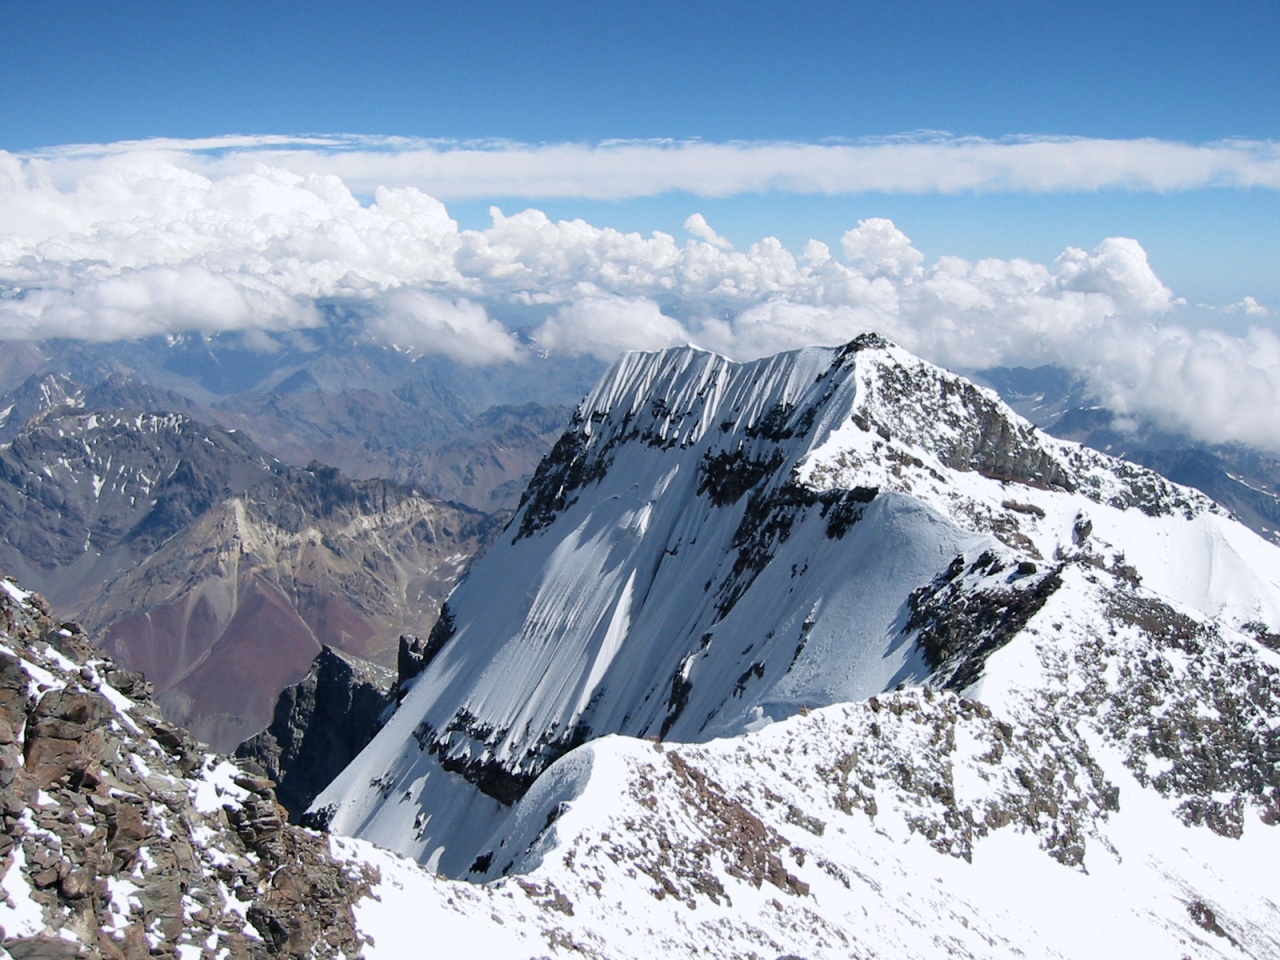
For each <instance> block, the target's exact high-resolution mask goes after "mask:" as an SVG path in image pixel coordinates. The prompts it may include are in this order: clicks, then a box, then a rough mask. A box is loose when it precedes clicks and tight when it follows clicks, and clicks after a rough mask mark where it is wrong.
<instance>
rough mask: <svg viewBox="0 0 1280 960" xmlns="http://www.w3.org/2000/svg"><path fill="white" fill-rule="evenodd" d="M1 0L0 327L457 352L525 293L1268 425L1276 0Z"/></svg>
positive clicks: (583, 348)
mask: <svg viewBox="0 0 1280 960" xmlns="http://www.w3.org/2000/svg"><path fill="white" fill-rule="evenodd" d="M0 14H2V15H3V21H0V22H3V24H4V31H5V34H4V54H3V56H0V83H2V84H3V90H4V92H5V95H4V97H3V98H0V338H3V339H38V338H41V337H44V336H51V335H70V336H95V337H113V336H137V335H142V334H145V333H149V332H150V333H154V332H165V331H171V330H178V329H204V330H224V329H244V328H246V327H254V326H260V327H270V328H273V329H279V328H292V327H305V326H307V325H309V324H313V323H315V322H317V312H316V307H315V304H316V303H317V302H319V301H320V300H323V299H325V298H331V297H339V298H343V297H346V298H355V299H361V300H365V301H368V302H370V303H371V304H372V305H373V309H372V313H371V316H375V317H377V318H378V321H377V323H378V324H379V325H380V326H379V327H378V329H379V330H380V331H381V334H382V335H385V336H387V337H391V338H394V339H397V342H401V341H403V342H406V343H411V344H413V345H414V347H415V348H416V349H422V350H428V351H436V352H443V353H448V354H451V355H454V356H456V357H458V358H459V359H462V360H463V361H464V362H476V363H478V362H511V361H512V358H513V357H514V354H513V353H512V348H511V346H510V344H509V343H507V341H506V340H505V339H504V336H503V330H502V325H501V323H499V322H498V320H497V319H495V318H503V320H504V321H505V322H511V320H510V318H511V317H513V316H519V317H523V318H525V320H527V322H528V325H529V326H530V328H531V329H535V328H536V330H537V331H539V332H540V334H541V335H542V336H543V337H544V339H545V341H546V342H547V343H554V344H556V345H557V348H558V349H562V350H570V351H575V350H576V351H579V352H590V353H594V354H597V355H600V356H601V357H602V358H603V357H607V356H609V355H612V354H616V352H617V351H618V350H621V349H625V348H651V347H657V346H663V345H665V344H668V343H673V342H684V341H686V340H693V341H694V342H699V343H702V344H704V345H708V346H711V347H713V348H715V349H720V350H723V351H724V352H727V353H731V354H735V355H751V354H759V353H760V352H762V351H765V350H771V349H781V348H784V347H786V346H793V345H797V344H799V343H802V342H809V341H812V340H823V339H825V340H827V341H831V340H835V339H839V338H841V337H847V336H849V335H850V334H851V333H852V332H856V331H858V330H861V329H864V328H870V327H875V328H879V329H883V330H887V331H888V332H890V333H891V334H892V335H894V336H896V337H898V338H899V339H901V340H902V341H903V342H904V343H905V344H906V345H908V346H909V347H911V348H912V349H915V350H917V352H920V353H922V354H923V355H926V356H927V357H928V358H929V359H933V360H936V361H938V362H941V363H944V364H948V365H953V366H956V367H958V368H970V369H972V368H976V367H978V366H980V365H982V364H983V363H997V362H1006V363H1014V362H1016V363H1034V362H1055V363H1061V364H1064V365H1067V366H1069V367H1072V368H1074V369H1077V370H1079V371H1080V372H1081V373H1082V374H1084V375H1087V376H1089V377H1090V378H1091V379H1092V380H1093V381H1094V382H1095V385H1096V386H1097V388H1098V390H1099V392H1100V393H1101V394H1103V395H1105V397H1106V398H1107V399H1108V400H1109V402H1112V403H1113V404H1114V405H1115V406H1116V407H1117V408H1118V409H1123V410H1128V411H1134V412H1138V413H1142V414H1144V415H1151V416H1155V417H1156V418H1157V419H1159V420H1161V422H1162V423H1166V424H1168V425H1171V426H1180V427H1185V428H1188V429H1192V430H1193V431H1197V432H1198V433H1199V434H1200V435H1206V436H1209V435H1215V431H1219V432H1220V423H1221V421H1222V419H1223V418H1224V417H1236V418H1237V419H1241V420H1243V419H1250V420H1252V419H1256V418H1257V417H1258V416H1259V415H1260V414H1259V411H1266V412H1267V413H1266V415H1267V416H1268V417H1269V418H1270V419H1271V420H1272V421H1274V422H1276V423H1277V424H1278V425H1277V426H1276V427H1275V428H1274V429H1270V428H1269V429H1268V430H1261V432H1259V431H1258V430H1250V429H1243V428H1242V429H1237V430H1235V434H1234V435H1237V436H1238V437H1240V438H1242V439H1245V440H1248V441H1249V442H1257V443H1262V444H1264V445H1268V446H1270V447H1272V448H1275V449H1280V337H1278V336H1277V331H1276V324H1277V321H1278V318H1280V129H1278V128H1280V58H1278V57H1277V56H1276V55H1275V51H1276V50H1277V48H1280V5H1277V4H1275V3H1264V2H1238V0H1226V2H1216V3H1213V4H1209V3H1204V2H1196V3H1192V2H1176V0H1175V2H1163V3H1154V2H1150V3H1148V2H1142V3H1138V2H1114V0H1113V2H1108V3H1102V2H1083V3H1079V2H1078V3H1074V4H1070V5H1067V4H1060V3H1059V4H1044V3H1037V4H1023V5H1012V4H1007V3H994V2H979V3H972V2H970V3H963V4H961V3H954V2H947V3H941V2H923V0H898V2H892V3H890V2H876V3H849V2H845V3H834V2H814V0H810V2H799V3H791V4H787V5H783V4H777V3H767V4H766V3H750V2H747V3H717V2H712V3H690V2H687V0H686V2H682V3H675V2H667V0H659V2H649V3H639V4H628V5H619V4H613V5H605V4H598V3H582V2H542V3H536V4H530V3H506V2H494V3H483V2H478V3H471V4H458V3H449V4H444V3H407V2H405V3H397V2H382V3H377V2H374V3H366V4H364V5H359V6H357V5H353V4H349V3H334V2H313V3H307V4H302V3H278V2H256V3H245V2H236V0H232V2H223V3H219V4H175V3H168V2H166V3H158V2H151V3H148V2H134V3H130V4H102V3H88V2H63V3H58V4H47V3H46V4H41V3H35V2H14V0H0ZM70 145H80V146H78V147H73V146H70ZM431 198H436V199H438V200H439V201H440V202H442V203H443V204H444V205H445V206H444V207H441V206H440V205H439V204H437V203H436V202H435V200H433V199H431ZM495 208H497V209H499V210H500V211H501V213H500V214H498V215H497V216H495V214H494V213H493V210H494V209H495ZM522 211H532V212H528V213H522ZM655 231H659V233H657V234H655ZM770 237H775V238H777V240H778V241H780V245H779V244H776V243H773V242H772V241H768V240H766V239H765V238H770ZM811 239H812V240H815V241H819V243H817V244H810V243H809V242H808V241H810V240H811ZM1214 331H1223V332H1225V335H1221V336H1220V335H1219V334H1217V333H1215V332H1214ZM1086 345H1087V348H1086ZM1224 398H1226V399H1224Z"/></svg>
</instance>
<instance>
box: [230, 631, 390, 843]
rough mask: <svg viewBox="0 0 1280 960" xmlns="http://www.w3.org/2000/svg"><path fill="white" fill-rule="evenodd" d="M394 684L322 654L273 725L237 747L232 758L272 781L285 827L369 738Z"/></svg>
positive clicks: (363, 666)
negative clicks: (248, 762) (250, 763)
mask: <svg viewBox="0 0 1280 960" xmlns="http://www.w3.org/2000/svg"><path fill="white" fill-rule="evenodd" d="M394 679H395V678H394V677H393V675H392V673H391V671H390V670H387V669H385V668H382V667H378V666H376V665H374V664H371V663H365V662H361V661H359V660H357V659H356V658H354V657H348V656H344V655H343V654H341V653H339V652H338V651H336V650H333V649H332V648H330V647H324V648H322V649H321V651H320V653H319V654H318V655H317V656H316V658H315V660H314V661H313V662H312V664H311V670H310V671H309V672H308V673H307V675H306V676H305V677H304V678H303V679H302V680H301V682H299V683H296V684H294V685H293V686H291V687H288V688H287V689H286V690H284V691H283V692H282V693H281V694H280V699H279V700H277V701H276V709H275V717H274V718H273V719H272V721H271V726H269V727H268V728H267V729H266V730H264V731H263V732H262V733H259V734H258V735H257V736H254V737H252V738H250V739H249V740H247V741H245V742H244V743H242V744H241V745H240V746H239V747H238V748H237V750H236V756H237V757H240V758H244V759H250V760H253V761H255V762H257V763H258V764H260V765H261V766H262V768H263V769H264V770H265V771H266V773H267V776H269V777H270V778H271V779H273V780H275V781H276V783H277V784H278V786H277V789H276V794H277V796H278V797H279V799H280V802H281V804H283V805H284V807H285V809H286V810H287V811H289V819H290V821H291V822H293V823H297V822H299V818H300V817H301V815H302V813H303V811H305V810H306V809H307V807H308V806H310V804H311V801H312V800H314V799H315V798H316V795H317V794H318V793H319V792H320V791H321V790H322V789H324V787H326V786H327V785H328V784H329V781H330V780H332V779H333V778H334V777H335V776H337V775H338V773H339V772H340V771H341V770H342V768H343V767H345V766H346V765H347V764H348V763H350V762H351V760H352V759H353V758H354V757H355V755H356V754H357V753H359V752H360V751H361V750H362V749H364V746H365V745H366V744H367V743H368V742H369V741H370V740H371V739H372V738H373V735H374V733H376V732H377V730H378V725H379V720H380V718H381V717H382V716H383V714H384V712H385V711H386V709H387V707H388V706H389V705H390V704H391V703H392V700H393V698H392V687H393V685H394Z"/></svg>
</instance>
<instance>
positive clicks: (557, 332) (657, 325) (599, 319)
mask: <svg viewBox="0 0 1280 960" xmlns="http://www.w3.org/2000/svg"><path fill="white" fill-rule="evenodd" d="M537 340H538V343H539V345H541V346H543V347H545V348H547V349H549V350H555V351H560V352H563V353H568V354H590V355H592V356H594V357H598V358H599V359H601V360H612V359H614V358H615V357H617V356H618V354H619V353H621V352H622V351H624V350H660V349H662V348H663V347H674V346H680V345H682V344H685V343H688V342H689V335H688V331H687V330H686V329H685V327H684V326H683V325H682V324H681V323H680V322H679V321H678V320H675V319H674V318H672V317H668V316H666V315H665V314H663V313H662V311H661V310H660V309H659V308H658V305H657V304H656V303H654V302H653V301H652V300H631V299H626V298H623V297H597V296H589V297H584V298H582V299H581V300H575V301H573V302H572V303H568V304H565V305H564V306H562V307H561V308H560V309H559V310H557V311H556V313H555V315H554V316H552V317H551V318H550V319H548V320H547V321H546V322H545V323H543V324H542V325H541V326H540V327H539V328H538V331H537Z"/></svg>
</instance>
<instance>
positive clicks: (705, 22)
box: [0, 0, 1280, 305]
mask: <svg viewBox="0 0 1280 960" xmlns="http://www.w3.org/2000/svg"><path fill="white" fill-rule="evenodd" d="M3 13H4V20H5V24H6V28H5V32H6V43H5V46H6V52H5V55H4V56H3V57H2V58H0V82H2V83H3V89H4V90H5V91H6V96H5V98H4V104H3V105H2V106H0V148H3V149H7V150H9V151H24V150H29V149H32V148H40V147H49V146H53V145H56V144H66V143H95V142H96V143H109V142H113V141H120V140H129V139H141V138H147V137H157V136H165V137H182V138H191V137H207V136H214V135H218V134H228V133H242V134H298V133H308V132H321V133H358V134H393V135H403V136H413V137H428V138H445V139H453V140H462V141H466V140H471V139H475V138H506V139H511V140H515V141H520V142H524V143H547V142H559V141H575V142H588V143H595V142H600V141H602V140H608V139H612V138H640V139H646V138H675V139H681V140H683V139H689V138H700V139H703V140H707V141H712V142H723V141H729V140H748V141H771V140H787V141H799V142H821V141H823V140H825V139H827V138H843V139H858V138H864V137H879V136H891V135H897V134H904V133H910V132H913V131H919V130H935V131H946V132H949V133H951V134H955V135H958V136H980V137H986V138H1001V137H1007V136H1011V135H1049V136H1078V137H1100V138H1122V139H1131V138H1139V137H1153V138H1160V139H1165V140H1172V141H1180V142H1190V143H1205V142H1212V141H1217V140H1221V139H1224V138H1232V137H1239V138H1246V139H1255V140H1271V139H1275V138H1277V137H1280V131H1278V127H1280V65H1278V64H1280V58H1277V57H1276V55H1275V51H1276V49H1277V41H1280V6H1277V5H1275V4H1271V3H1262V2H1217V3H1206V2H1171V3H1152V2H1112V3H1075V4H1071V5H1065V4H1047V3H1034V4H1024V5H1010V4H1007V3H992V2H978V3H963V4H959V3H950V2H948V3H940V2H921V0H906V2H875V3H833V2H812V0H810V2H800V3H792V4H786V5H783V4H776V3H750V2H739V3H723V2H710V3H689V2H681V3H676V2H666V0H662V2H649V3H638V4H600V3H584V2H555V0H553V2H544V3H536V4H530V3H506V2H490V3H483V2H482V3H473V4H457V3H421V2H419V3H410V2H405V3H397V2H382V3H377V2H375V3H370V4H363V5H354V4H349V3H335V2H319V3H309V4H302V3H279V2H268V3H245V2H225V3H219V4H173V3H146V2H135V3H130V4H102V3H90V2H69V3H65V2H64V3H58V4H41V3H31V2H5V3H4V4H3ZM493 199H495V200H497V201H498V202H500V203H501V205H502V206H503V208H504V209H505V210H508V211H510V210H512V209H516V208H519V207H520V206H522V205H526V204H532V205H536V206H539V207H540V208H542V209H546V210H548V212H551V213H553V215H555V216H569V217H572V216H583V217H586V218H587V219H590V220H591V221H592V222H594V223H598V224H602V225H604V224H607V225H614V226H618V227H621V228H627V229H640V230H646V231H647V230H649V229H663V230H666V231H668V232H677V231H678V230H679V226H680V224H681V223H682V222H683V220H684V218H685V217H686V216H688V214H689V213H690V212H692V211H693V210H694V209H698V208H700V207H704V206H708V204H706V203H701V202H700V201H699V198H698V197H697V196H692V197H691V196H683V195H680V193H679V192H673V193H670V194H668V195H664V196H661V197H657V198H645V199H642V200H638V201H631V202H611V203H592V202H587V201H578V202H575V200H574V198H565V197H558V198H554V199H548V198H543V197H537V196H529V197H524V196H517V197H506V198H502V197H495V198H493ZM710 206H711V207H713V208H714V209H713V210H712V211H710V212H707V215H708V217H709V218H710V219H711V220H712V222H713V223H714V224H715V225H716V227H717V229H719V230H720V231H721V232H722V233H723V234H724V235H726V236H727V237H729V238H730V239H731V240H733V241H734V242H735V243H738V244H740V245H741V244H746V243H749V242H751V241H752V240H755V239H758V238H759V237H761V236H765V235H770V234H772V235H776V236H778V237H780V238H782V239H784V240H785V241H786V242H788V243H789V244H794V243H796V242H797V241H798V240H801V239H802V238H807V237H808V236H815V237H818V238H819V239H823V240H825V241H827V242H834V241H835V240H836V239H837V238H838V237H839V235H840V234H841V233H842V232H843V231H844V230H845V229H848V228H850V227H852V226H853V225H854V224H855V223H856V222H857V220H858V219H861V218H863V217H868V216H887V217H890V218H892V219H894V220H895V222H897V223H898V224H899V226H900V227H901V228H902V229H904V230H905V231H906V232H907V233H908V235H910V236H911V237H912V238H913V239H915V240H916V241H917V244H918V245H919V246H921V247H922V249H924V250H925V252H926V253H927V254H928V255H930V256H940V255H942V254H944V253H954V254H957V255H961V256H966V257H970V258H978V257H982V256H1011V255H1014V254H1018V255H1022V256H1029V257H1036V258H1038V259H1042V260H1043V259H1052V257H1054V256H1056V255H1057V253H1058V252H1060V251H1061V250H1062V249H1063V248H1064V247H1065V246H1067V245H1077V246H1086V247H1087V246H1091V245H1093V244H1094V243H1096V242H1098V241H1099V240H1101V239H1102V238H1104V237H1106V236H1111V235H1128V236H1135V237H1137V238H1138V239H1139V240H1140V241H1141V242H1142V243H1143V245H1144V247H1145V248H1146V250H1147V252H1148V254H1149V255H1150V256H1151V258H1152V262H1153V264H1154V265H1155V267H1156V268H1157V270H1158V272H1160V274H1161V276H1162V277H1164V278H1165V279H1166V280H1167V282H1169V283H1171V284H1172V285H1173V286H1174V288H1175V291H1176V292H1178V293H1179V294H1182V295H1184V296H1186V297H1187V298H1188V299H1190V300H1192V301H1197V302H1199V301H1207V302H1215V303H1217V302H1222V303H1226V302H1234V301H1235V300H1237V299H1239V297H1241V296H1245V295H1253V296H1255V297H1258V298H1261V299H1262V300H1264V301H1267V302H1272V303H1277V305H1280V254H1278V253H1277V251H1278V250H1280V204H1277V202H1276V191H1275V190H1253V191H1244V190H1224V189H1207V190H1206V189H1197V190H1182V191H1176V192H1173V193H1168V192H1158V191H1138V192H1135V191H1130V190H1123V189H1108V190H1104V191H1102V192H1101V193H1098V192H1097V191H1085V192H1079V191H1066V192H1062V191H1057V192H1052V193H1049V194H1028V193H1026V192H1020V193H1014V194H1005V193H1002V194H999V195H993V194H990V193H986V194H974V193H968V194H962V195H960V196H940V195H937V194H936V193H925V194H919V195H911V196H902V195H898V196H886V195H884V194H882V193H875V192H857V193H841V194H837V195H834V196H828V197H812V196H808V197H804V196H802V197H796V196H793V195H789V194H787V193H785V192H783V193H781V194H779V192H777V191H770V192H766V193H765V194H764V195H763V196H762V195H759V194H757V193H754V192H752V193H747V194H744V195H742V196H740V197H737V198H734V199H732V200H723V199H721V200H717V201H715V202H714V203H713V204H710ZM488 207H489V198H483V199H480V200H475V201H466V202H451V203H450V208H451V210H453V211H454V212H455V214H456V215H457V216H458V217H459V218H460V220H461V221H462V223H463V225H464V226H482V225H484V224H485V223H487V222H488Z"/></svg>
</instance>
